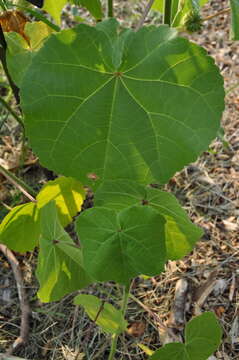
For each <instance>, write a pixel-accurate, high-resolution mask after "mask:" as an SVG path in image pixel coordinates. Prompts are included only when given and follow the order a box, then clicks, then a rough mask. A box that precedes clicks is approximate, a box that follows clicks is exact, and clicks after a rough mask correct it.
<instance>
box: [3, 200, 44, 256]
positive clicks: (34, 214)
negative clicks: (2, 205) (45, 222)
mask: <svg viewBox="0 0 239 360" xmlns="http://www.w3.org/2000/svg"><path fill="white" fill-rule="evenodd" d="M39 236H40V221H39V212H38V209H37V207H36V204H34V203H27V204H23V205H19V206H16V207H14V208H13V209H12V210H11V211H10V212H9V213H8V214H7V215H6V216H5V218H4V219H3V221H2V223H1V225H0V243H2V244H5V245H7V246H8V247H9V248H10V249H12V250H14V251H18V252H21V253H24V252H26V251H32V250H33V249H34V247H35V246H36V245H37V244H38V240H39Z"/></svg>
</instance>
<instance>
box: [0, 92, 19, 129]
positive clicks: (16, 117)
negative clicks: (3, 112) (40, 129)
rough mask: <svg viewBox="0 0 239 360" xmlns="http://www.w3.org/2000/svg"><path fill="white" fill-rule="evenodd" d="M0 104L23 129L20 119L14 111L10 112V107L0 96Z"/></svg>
mask: <svg viewBox="0 0 239 360" xmlns="http://www.w3.org/2000/svg"><path fill="white" fill-rule="evenodd" d="M0 103H2V105H3V106H4V107H5V108H6V109H7V110H8V111H9V112H10V114H11V115H12V116H13V117H14V119H15V120H17V122H18V123H19V124H20V125H21V126H22V127H23V129H24V124H23V121H22V119H21V118H20V117H19V116H18V115H17V114H16V113H15V111H13V110H12V108H11V106H9V105H8V103H7V102H6V101H5V100H4V99H3V98H2V97H1V96H0Z"/></svg>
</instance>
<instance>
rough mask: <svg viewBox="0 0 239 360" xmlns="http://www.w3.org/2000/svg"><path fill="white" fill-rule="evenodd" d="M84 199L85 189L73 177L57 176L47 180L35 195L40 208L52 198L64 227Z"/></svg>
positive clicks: (70, 220) (79, 208)
mask: <svg viewBox="0 0 239 360" xmlns="http://www.w3.org/2000/svg"><path fill="white" fill-rule="evenodd" d="M84 199H85V190H84V188H83V186H82V185H81V183H80V182H79V181H77V180H75V179H73V178H70V177H69V178H67V177H64V176H62V177H59V178H57V179H55V180H53V181H48V183H46V184H45V185H44V186H43V188H42V189H41V191H40V192H39V194H38V195H37V205H38V208H39V209H41V208H42V207H43V206H45V205H46V204H48V203H49V202H50V201H51V200H54V201H55V203H56V206H57V209H58V216H59V220H60V222H61V225H62V226H63V227H65V226H66V225H68V224H69V223H70V222H72V218H73V216H75V215H76V214H77V213H78V212H79V211H80V210H81V206H82V204H83V201H84Z"/></svg>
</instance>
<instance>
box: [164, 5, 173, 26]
mask: <svg viewBox="0 0 239 360" xmlns="http://www.w3.org/2000/svg"><path fill="white" fill-rule="evenodd" d="M171 9H172V0H164V19H163V23H164V24H167V25H169V26H170V25H171Z"/></svg>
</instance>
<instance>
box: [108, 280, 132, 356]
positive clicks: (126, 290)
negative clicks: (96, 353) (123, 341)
mask: <svg viewBox="0 0 239 360" xmlns="http://www.w3.org/2000/svg"><path fill="white" fill-rule="evenodd" d="M129 292H130V283H129V284H128V285H126V286H125V287H124V293H123V299H122V306H121V312H122V314H123V317H124V316H125V313H126V309H127V303H128V299H129ZM118 338H119V334H114V335H112V342H111V348H110V354H109V357H108V360H114V356H115V352H116V346H117V342H118Z"/></svg>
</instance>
